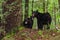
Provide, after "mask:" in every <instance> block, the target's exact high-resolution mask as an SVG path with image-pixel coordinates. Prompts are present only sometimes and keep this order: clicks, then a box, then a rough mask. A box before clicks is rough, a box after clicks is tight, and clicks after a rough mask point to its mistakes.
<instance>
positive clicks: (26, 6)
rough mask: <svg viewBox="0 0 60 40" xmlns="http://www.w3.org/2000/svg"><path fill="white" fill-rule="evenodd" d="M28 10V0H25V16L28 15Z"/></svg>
mask: <svg viewBox="0 0 60 40" xmlns="http://www.w3.org/2000/svg"><path fill="white" fill-rule="evenodd" d="M28 11H29V0H25V18H27V17H28Z"/></svg>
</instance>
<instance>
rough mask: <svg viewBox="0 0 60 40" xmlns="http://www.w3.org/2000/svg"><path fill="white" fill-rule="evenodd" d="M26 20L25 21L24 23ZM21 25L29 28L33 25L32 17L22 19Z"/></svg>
mask: <svg viewBox="0 0 60 40" xmlns="http://www.w3.org/2000/svg"><path fill="white" fill-rule="evenodd" d="M25 22H27V23H25ZM23 26H24V27H25V28H30V29H32V26H33V17H32V16H31V17H30V18H26V19H25V20H24V21H23Z"/></svg>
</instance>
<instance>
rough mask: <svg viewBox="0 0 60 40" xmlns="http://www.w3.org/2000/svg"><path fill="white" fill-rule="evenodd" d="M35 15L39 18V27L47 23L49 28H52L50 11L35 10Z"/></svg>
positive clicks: (41, 27)
mask: <svg viewBox="0 0 60 40" xmlns="http://www.w3.org/2000/svg"><path fill="white" fill-rule="evenodd" d="M32 16H33V17H36V18H37V23H38V29H41V30H42V29H43V25H47V29H50V27H49V25H50V24H51V16H50V14H49V13H48V12H46V13H40V12H38V11H33V13H32Z"/></svg>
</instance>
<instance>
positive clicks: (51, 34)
mask: <svg viewBox="0 0 60 40" xmlns="http://www.w3.org/2000/svg"><path fill="white" fill-rule="evenodd" d="M3 40H60V31H57V30H55V29H53V30H35V29H27V28H26V29H22V30H18V31H17V32H16V33H15V34H14V35H13V34H12V35H10V36H6V37H4V38H3Z"/></svg>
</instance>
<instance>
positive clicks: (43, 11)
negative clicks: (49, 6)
mask: <svg viewBox="0 0 60 40" xmlns="http://www.w3.org/2000/svg"><path fill="white" fill-rule="evenodd" d="M43 12H45V0H43Z"/></svg>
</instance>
